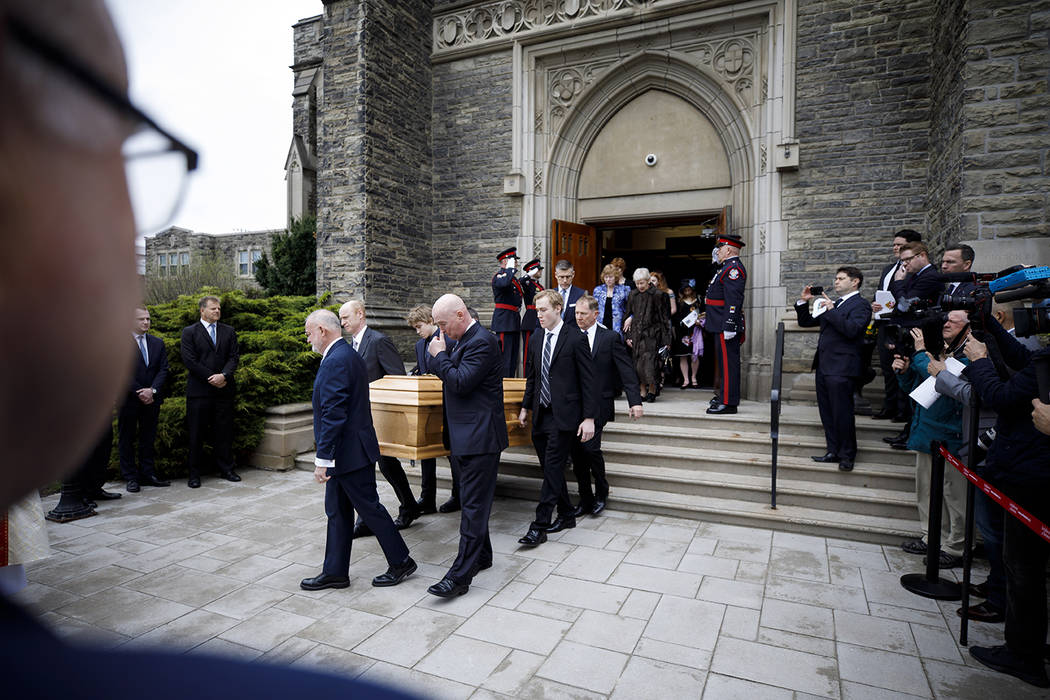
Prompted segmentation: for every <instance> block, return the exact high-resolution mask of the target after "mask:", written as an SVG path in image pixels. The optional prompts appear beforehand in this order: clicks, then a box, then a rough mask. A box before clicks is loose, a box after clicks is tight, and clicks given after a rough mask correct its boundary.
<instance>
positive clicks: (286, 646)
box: [259, 637, 371, 672]
mask: <svg viewBox="0 0 1050 700" xmlns="http://www.w3.org/2000/svg"><path fill="white" fill-rule="evenodd" d="M318 646H324V645H323V644H318V643H317V642H315V641H312V640H310V639H303V638H301V637H291V638H289V639H286V640H284V641H283V642H281V643H280V644H278V645H277V646H275V647H274V648H273V649H270V651H268V652H266V653H265V654H263V655H262V656H260V657H259V660H260V661H265V662H267V663H274V664H281V665H284V666H288V665H290V664H292V663H293V662H294V661H295V660H296V659H298V658H300V657H302V656H303V655H304V654H306V653H307V652H309V651H310V650H311V649H313V648H314V647H318ZM325 649H326V650H328V649H333V647H325ZM339 651H342V649H340V650H339ZM344 653H347V654H349V653H350V652H344ZM368 661H369V663H371V659H369V660H368ZM325 663H326V664H327V659H325ZM343 672H345V671H343Z"/></svg>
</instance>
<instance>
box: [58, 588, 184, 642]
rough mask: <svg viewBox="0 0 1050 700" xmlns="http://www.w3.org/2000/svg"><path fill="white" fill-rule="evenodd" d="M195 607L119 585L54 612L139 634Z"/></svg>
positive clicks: (125, 632)
mask: <svg viewBox="0 0 1050 700" xmlns="http://www.w3.org/2000/svg"><path fill="white" fill-rule="evenodd" d="M192 610H193V608H191V607H189V606H187V605H182V604H181V603H173V602H171V601H167V600H162V599H160V598H154V597H153V596H151V595H146V594H145V593H139V592H138V591H132V590H129V589H127V588H122V587H120V586H117V587H114V588H108V589H106V590H104V591H100V592H99V593H96V594H94V595H91V596H88V597H87V598H83V599H81V600H78V601H76V602H75V603H71V604H69V605H66V606H64V607H62V608H59V609H58V610H56V611H55V612H58V613H59V614H61V615H66V616H68V617H74V618H76V619H78V620H81V621H83V622H87V623H88V624H91V625H94V626H96V627H102V628H104V629H108V630H111V631H113V632H117V633H119V634H123V635H127V636H129V637H137V636H139V635H140V634H145V633H146V632H149V631H150V630H151V629H153V628H155V627H159V626H161V625H163V624H166V623H168V622H171V621H172V620H174V619H175V618H177V617H181V616H183V615H185V614H186V613H188V612H190V611H192Z"/></svg>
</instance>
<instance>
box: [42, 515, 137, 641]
mask: <svg viewBox="0 0 1050 700" xmlns="http://www.w3.org/2000/svg"><path fill="white" fill-rule="evenodd" d="M52 507H53V506H52ZM40 621H41V623H43V625H44V626H45V627H47V628H48V629H50V630H51V631H52V632H54V633H55V634H56V635H57V636H59V637H61V638H62V639H64V640H67V641H69V642H72V643H75V644H91V645H93V646H95V647H97V648H99V649H111V648H114V647H118V646H120V645H122V644H124V643H126V642H127V641H128V640H129V639H130V637H129V636H128V635H126V634H119V633H117V632H114V631H112V630H108V629H103V628H101V627H96V626H95V625H92V624H89V623H87V622H83V621H81V620H77V619H75V618H72V617H66V616H65V615H59V614H58V613H55V612H47V613H44V614H43V615H41V616H40Z"/></svg>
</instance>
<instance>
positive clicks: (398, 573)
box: [372, 557, 416, 588]
mask: <svg viewBox="0 0 1050 700" xmlns="http://www.w3.org/2000/svg"><path fill="white" fill-rule="evenodd" d="M415 572H416V562H415V561H413V559H412V557H406V558H405V560H404V561H403V562H401V564H400V565H398V566H391V567H390V568H388V569H387V570H386V573H385V574H379V575H378V576H376V577H375V578H374V579H372V585H373V586H375V587H376V588H382V587H383V586H396V585H397V584H399V583H401V582H402V581H404V580H405V579H406V578H408V577H409V576H411V575H412V574H414V573H415Z"/></svg>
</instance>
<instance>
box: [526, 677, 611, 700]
mask: <svg viewBox="0 0 1050 700" xmlns="http://www.w3.org/2000/svg"><path fill="white" fill-rule="evenodd" d="M518 697H519V698H522V700H604V699H605V695H603V694H602V693H595V692H592V691H589V690H584V689H583V688H577V687H574V686H571V685H565V684H564V683H556V682H554V681H550V680H547V679H546V678H540V677H538V676H537V677H534V678H532V679H531V680H530V681H529V682H528V683H526V684H525V685H524V686H523V687H522V689H521V693H520V694H519V695H518Z"/></svg>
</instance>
